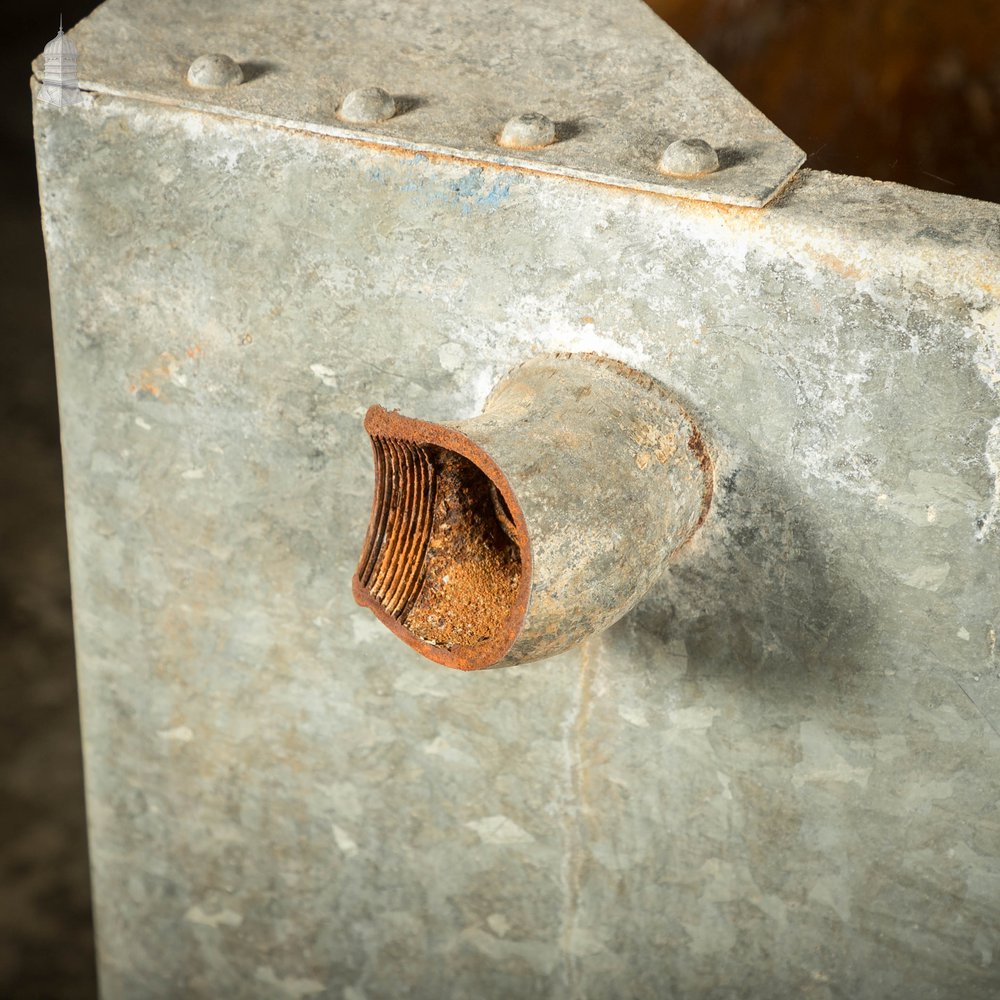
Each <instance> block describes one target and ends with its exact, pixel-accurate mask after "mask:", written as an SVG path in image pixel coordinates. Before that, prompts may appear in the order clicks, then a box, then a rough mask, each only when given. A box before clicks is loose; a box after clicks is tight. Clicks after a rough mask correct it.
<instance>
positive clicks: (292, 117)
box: [34, 0, 805, 207]
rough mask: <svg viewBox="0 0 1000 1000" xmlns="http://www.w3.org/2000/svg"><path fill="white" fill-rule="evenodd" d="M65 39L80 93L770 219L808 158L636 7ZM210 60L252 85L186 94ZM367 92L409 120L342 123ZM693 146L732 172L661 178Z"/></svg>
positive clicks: (236, 7) (131, 29)
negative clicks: (341, 109)
mask: <svg viewBox="0 0 1000 1000" xmlns="http://www.w3.org/2000/svg"><path fill="white" fill-rule="evenodd" d="M70 35H71V38H72V39H73V41H74V42H75V43H76V46H77V48H78V50H79V58H80V62H79V75H80V83H81V86H82V87H83V89H85V90H91V91H95V92H98V93H104V94H114V95H118V96H123V97H133V98H140V99H143V100H151V101H157V102H161V103H167V104H172V105H177V106H183V107H188V108H192V109H197V110H201V111H208V112H215V113H223V114H227V115H235V116H238V117H241V118H246V119H251V120H256V121H259V122H262V123H267V124H272V125H281V126H285V127H292V128H297V129H304V130H307V131H310V132H316V133H320V134H325V135H330V136H335V137H339V138H344V139H353V140H363V141H366V142H372V143H377V144H380V145H384V146H394V147H398V148H401V149H407V150H412V151H418V152H423V153H428V154H437V155H446V156H450V157H456V158H460V159H466V160H474V161H479V162H489V163H496V164H502V165H504V166H508V167H514V168H521V169H527V170H532V171H538V172H543V173H550V174H559V175H564V176H569V177H576V178H580V179H583V180H589V181H596V182H598V183H603V184H610V185H615V186H620V187H627V188H632V189H639V190H645V191H653V192H658V193H662V194H669V195H673V196H677V197H681V198H693V199H697V200H700V201H709V202H718V203H723V204H729V205H746V206H752V207H760V206H763V205H765V204H767V202H768V201H769V200H770V199H771V198H773V197H774V195H775V194H776V193H777V192H778V191H780V190H781V188H782V187H783V186H784V185H785V183H786V182H787V181H788V180H789V178H790V177H792V176H793V175H794V173H795V172H796V170H797V169H798V168H799V167H800V166H801V165H802V163H803V161H804V159H805V154H804V153H803V152H802V150H801V149H799V148H798V146H796V145H795V143H793V142H792V141H791V140H790V139H788V138H787V137H786V136H785V135H783V134H782V133H781V132H780V131H779V130H778V129H777V128H776V127H775V126H774V125H773V124H772V123H771V122H770V121H768V119H767V118H765V117H764V115H762V114H761V113H760V112H759V111H757V110H756V108H754V107H753V106H752V105H751V104H750V103H749V102H748V101H746V100H745V99H744V98H743V97H742V96H741V95H740V94H739V93H738V92H737V91H736V90H735V89H733V87H731V86H730V85H729V84H728V83H727V82H726V81H725V80H724V79H723V78H722V77H721V76H720V75H719V74H718V73H717V72H716V71H715V70H714V69H712V67H711V66H709V65H708V63H706V62H705V61H704V60H703V59H702V58H701V57H700V56H699V55H698V54H697V53H696V52H695V51H694V50H693V49H691V48H690V47H689V46H688V45H687V44H686V43H685V42H684V41H683V40H682V39H681V38H680V36H678V35H677V34H676V32H674V31H672V30H671V29H670V28H669V27H668V26H667V25H666V24H664V23H663V22H662V21H661V20H660V18H658V17H657V16H656V15H655V14H654V13H653V11H651V10H650V9H649V8H648V7H646V5H645V4H643V3H641V2H640V0H619V2H616V3H613V4H607V3H604V2H603V0H600V2H599V0H585V2H581V0H546V2H545V3H533V2H516V0H515V2H508V3H498V4H486V3H483V2H482V0H425V2H422V3H420V4H410V3H405V2H401V0H339V2H338V0H285V2H282V3H280V4H276V3H272V2H267V0H229V2H226V3H219V4H214V3H213V4H204V3H187V2H184V0H167V2H164V3H157V4H137V3H134V2H131V0H108V2H107V3H105V4H103V5H102V6H101V7H99V8H98V9H97V10H96V11H95V12H94V13H93V14H92V15H90V17H88V18H86V19H85V20H84V21H82V22H80V24H78V25H77V26H76V27H75V28H74V29H73V30H72V32H71V33H70ZM206 52H221V53H226V54H228V55H230V56H232V57H233V58H234V59H236V60H238V61H239V62H240V63H241V64H242V66H243V69H244V74H245V77H246V79H245V81H244V82H243V83H242V84H240V85H238V86H231V87H226V88H220V89H217V90H199V89H197V88H194V87H192V86H190V85H189V84H188V83H187V81H186V73H187V69H188V66H189V65H190V63H191V62H192V61H193V60H194V59H195V58H196V57H197V56H199V55H201V54H204V53H206ZM34 70H35V74H36V75H37V76H38V78H39V79H41V78H42V75H43V74H42V63H41V57H39V59H38V60H36V63H35V66H34ZM372 85H377V86H380V87H383V88H385V89H386V90H388V91H389V92H390V93H391V94H393V95H394V97H396V100H397V104H398V106H399V108H400V111H399V113H398V114H397V115H396V117H394V118H392V119H390V120H389V121H386V122H383V123H380V124H378V125H372V126H365V125H354V124H351V125H345V124H344V123H343V122H341V121H340V120H339V119H338V118H337V116H336V110H337V107H338V104H339V103H340V101H341V99H342V98H343V96H344V95H345V94H346V93H347V92H349V91H351V90H353V89H355V88H357V87H364V86H372ZM529 111H538V112H541V113H543V114H545V115H547V116H548V117H549V118H551V119H552V120H553V121H555V122H556V127H557V141H556V142H555V143H554V144H553V145H551V146H547V147H545V148H543V149H538V150H518V151H516V152H514V151H511V150H508V149H503V148H502V147H500V146H498V145H497V144H496V136H497V134H498V132H499V131H500V128H501V127H502V125H503V123H504V121H506V120H507V119H508V118H510V117H511V116H513V115H517V114H520V113H522V112H529ZM690 137H695V138H701V139H704V140H706V141H707V142H708V143H710V144H711V145H712V146H713V147H715V149H716V150H717V151H718V153H719V160H720V165H721V166H720V169H719V170H718V171H717V172H715V173H712V174H708V175H705V176H701V177H696V178H691V179H686V180H685V179H679V178H674V177H668V176H665V175H663V174H661V173H660V172H659V171H658V169H657V164H658V161H659V158H660V155H661V154H662V152H663V150H664V148H665V147H666V146H667V145H668V144H669V143H670V142H671V141H673V140H675V139H679V138H690Z"/></svg>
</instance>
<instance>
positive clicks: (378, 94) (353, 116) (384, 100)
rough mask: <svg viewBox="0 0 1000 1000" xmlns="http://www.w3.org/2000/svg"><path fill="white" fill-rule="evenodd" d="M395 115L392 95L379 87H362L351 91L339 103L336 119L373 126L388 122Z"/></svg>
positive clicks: (394, 103)
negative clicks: (376, 123)
mask: <svg viewBox="0 0 1000 1000" xmlns="http://www.w3.org/2000/svg"><path fill="white" fill-rule="evenodd" d="M395 113H396V102H395V101H394V100H393V98H392V94H389V93H387V92H386V91H384V90H383V89H382V88H381V87H362V88H361V89H360V90H352V91H351V92H350V93H349V94H348V95H347V96H346V97H345V98H344V99H343V101H341V102H340V107H339V108H338V109H337V117H338V118H339V119H340V120H341V121H345V122H358V123H359V124H369V125H370V124H374V123H375V122H385V121H388V120H389V119H390V118H392V116H393V115H394V114H395Z"/></svg>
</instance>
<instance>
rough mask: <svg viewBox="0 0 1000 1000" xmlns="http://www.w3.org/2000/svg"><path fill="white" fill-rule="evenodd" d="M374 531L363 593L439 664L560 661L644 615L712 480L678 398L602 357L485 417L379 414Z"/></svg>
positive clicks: (578, 362) (362, 568) (496, 394)
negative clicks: (447, 419) (643, 603)
mask: <svg viewBox="0 0 1000 1000" xmlns="http://www.w3.org/2000/svg"><path fill="white" fill-rule="evenodd" d="M365 428H366V429H367V430H368V433H369V435H370V436H371V439H372V447H373V452H374V458H375V494H374V501H373V504H372V516H371V520H370V522H369V525H368V531H367V534H366V537H365V543H364V547H363V550H362V555H361V559H360V561H359V564H358V569H357V571H356V573H355V576H354V580H353V586H352V589H353V591H354V595H355V598H356V599H357V601H358V603H359V604H362V605H363V606H365V607H369V608H371V609H372V611H373V612H374V613H375V614H376V616H377V617H378V618H379V620H380V621H382V623H383V624H385V625H386V626H388V627H389V628H390V629H391V630H392V631H393V632H394V633H395V634H396V635H398V636H399V637H400V638H401V639H403V640H404V641H406V642H407V643H409V644H410V645H411V646H413V648H414V649H416V650H418V651H419V652H421V653H423V655H424V656H426V657H428V658H429V659H432V660H435V661H437V662H439V663H443V664H445V665H446V666H451V667H457V668H459V669H463V670H475V669H482V668H485V667H507V666H516V665H518V664H520V663H527V662H530V661H532V660H539V659H542V658H543V657H549V656H554V655H556V654H558V653H562V652H564V651H565V650H567V649H569V648H571V647H572V646H576V645H578V644H579V643H581V642H582V641H583V640H584V639H586V638H587V637H589V636H591V635H593V634H594V633H595V632H599V631H602V630H603V629H606V628H607V627H608V626H610V625H612V624H614V622H616V621H618V620H619V619H620V618H621V617H622V616H623V615H624V614H626V613H627V612H628V611H630V610H631V609H632V608H633V607H634V606H635V604H636V602H637V601H639V600H640V599H641V598H643V597H645V596H646V594H647V593H648V592H649V590H650V588H651V587H652V586H653V584H654V583H656V582H657V581H658V580H660V578H661V577H662V576H663V574H664V572H665V571H666V569H667V565H668V562H669V560H670V559H671V557H672V556H674V555H675V554H676V553H677V551H678V549H680V547H681V546H682V545H684V544H685V543H686V542H688V541H690V539H691V537H692V535H693V534H694V532H695V531H696V530H697V528H698V527H699V526H700V525H701V524H702V523H703V522H704V520H705V518H706V517H707V515H708V511H709V507H710V504H711V499H712V492H713V489H714V480H713V475H712V462H711V458H710V456H709V453H708V449H707V448H706V446H705V443H704V441H703V440H702V437H701V435H700V434H699V432H698V429H697V428H696V427H695V426H694V425H693V424H692V422H691V419H690V418H689V417H688V415H687V414H686V413H685V412H684V410H683V409H682V408H681V407H680V406H678V405H677V403H676V402H675V401H674V400H673V399H671V397H670V395H669V393H667V392H666V390H665V389H664V388H663V386H661V385H659V384H657V383H656V382H655V381H654V380H652V379H650V378H649V377H648V376H646V375H643V373H641V372H638V371H636V370H635V369H633V368H629V367H628V366H627V365H623V364H622V363H621V362H620V361H614V360H611V359H609V358H606V357H603V356H600V355H595V354H562V355H543V356H541V357H536V358H531V359H530V360H528V361H525V362H523V363H522V364H520V365H518V366H517V368H515V369H514V371H512V372H510V373H509V374H508V375H506V376H505V377H504V378H503V379H502V380H501V382H500V384H499V385H498V386H497V387H496V388H495V389H494V390H493V392H491V393H490V396H489V399H487V401H486V407H485V409H484V410H483V412H482V414H480V415H479V416H477V417H473V418H471V419H469V420H463V421H460V422H458V423H445V424H432V423H428V422H427V421H424V420H417V419H414V418H411V417H404V416H402V415H401V414H399V413H395V412H392V413H390V412H387V411H386V410H384V409H383V408H382V407H379V406H376V407H373V408H372V409H371V410H370V411H369V412H368V414H367V416H366V418H365Z"/></svg>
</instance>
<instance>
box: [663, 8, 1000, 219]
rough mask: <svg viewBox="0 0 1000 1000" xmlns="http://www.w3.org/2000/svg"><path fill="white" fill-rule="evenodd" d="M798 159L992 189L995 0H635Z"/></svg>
mask: <svg viewBox="0 0 1000 1000" xmlns="http://www.w3.org/2000/svg"><path fill="white" fill-rule="evenodd" d="M648 2H649V4H650V6H651V7H652V8H653V9H654V10H655V11H656V12H657V13H658V14H660V15H661V16H662V17H663V18H664V20H666V21H667V23H669V24H670V25H671V26H672V27H673V28H674V29H675V30H676V31H678V32H679V33H680V34H681V35H682V36H683V37H684V38H685V39H686V40H687V41H688V42H689V43H690V44H691V45H692V46H694V48H695V49H697V50H698V51H699V52H700V53H701V54H702V55H703V56H704V57H705V58H706V59H707V60H708V61H709V62H710V63H712V65H713V66H715V68H716V69H718V70H719V71H720V72H721V73H722V74H723V76H725V77H726V78H727V79H728V80H729V81H730V82H731V83H732V84H733V85H734V86H735V87H736V88H737V89H738V90H740V91H741V92H742V93H743V94H744V95H745V96H746V97H747V98H749V100H750V101H752V102H753V103H754V104H755V105H757V107H758V108H760V110H761V111H763V112H764V113H765V114H766V115H767V116H768V117H769V118H770V119H771V120H772V121H773V122H774V123H775V124H776V125H777V126H778V127H779V128H781V129H782V130H783V131H784V132H785V133H786V134H787V135H788V136H790V137H791V138H792V139H794V140H795V141H796V142H797V143H798V144H799V145H800V146H801V147H802V148H803V149H804V150H805V151H806V153H808V154H809V160H808V163H807V165H808V166H810V167H815V168H816V169H820V170H834V171H837V172H838V173H848V174H863V175H866V176H869V177H875V178H878V179H879V180H892V181H899V182H901V183H903V184H912V185H913V186H915V187H921V188H927V189H930V190H935V191H947V192H949V193H951V194H963V195H967V196H969V197H973V198H984V199H987V200H990V201H1000V0H951V2H949V0H648Z"/></svg>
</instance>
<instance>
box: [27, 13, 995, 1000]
mask: <svg viewBox="0 0 1000 1000" xmlns="http://www.w3.org/2000/svg"><path fill="white" fill-rule="evenodd" d="M187 10H188V9H187V8H186V7H184V8H183V9H182V8H181V7H178V8H177V21H178V23H180V22H182V21H183V20H184V17H186V16H187ZM137 30H138V28H137ZM450 30H451V29H450V27H449V25H448V24H447V22H444V23H443V24H442V31H443V32H445V33H446V34H447V32H448V31H450ZM232 31H233V37H238V32H239V27H238V25H236V24H235V23H234V25H233V28H232ZM452 41H453V45H452V47H453V49H455V50H457V49H459V48H460V43H459V41H458V40H457V39H453V40H452ZM234 47H235V46H234ZM79 48H80V64H81V75H85V71H84V69H83V67H84V65H85V62H86V60H87V59H88V52H87V50H86V48H85V47H84V46H83V45H82V44H81V45H80V46H79ZM125 54H126V55H131V50H127V52H126V53H125ZM239 54H240V53H239V52H238V53H237V55H239ZM187 55H188V53H185V58H186V57H187ZM118 57H119V58H121V57H123V56H122V53H119V54H118ZM498 58H499V56H498ZM177 61H178V66H179V67H180V68H179V70H178V72H180V73H181V74H183V72H184V71H185V69H186V66H185V65H182V64H183V60H181V59H180V58H179V57H178V60H177ZM168 98H169V95H168ZM540 110H543V111H544V108H543V109H540ZM35 114H36V127H37V148H38V158H39V176H40V180H41V188H42V202H43V216H44V227H45V236H46V243H47V249H48V255H49V270H50V279H51V287H52V305H53V318H54V326H55V337H56V352H57V359H58V373H59V388H60V400H61V404H60V405H61V409H62V422H63V439H64V448H65V478H66V489H67V498H68V516H69V528H70V537H71V559H72V570H73V587H74V611H75V618H76V632H77V644H78V657H79V670H80V690H81V700H82V713H83V732H84V740H85V748H86V758H87V782H88V786H87V794H88V808H89V818H90V828H91V852H92V858H93V870H94V889H95V899H96V915H97V924H98V932H99V948H100V965H101V979H102V989H103V992H104V995H105V997H107V998H120V997H143V998H145V997H176V996H191V997H212V998H215V997H219V996H231V997H234V998H235V997H268V998H272V997H314V996H315V997H334V998H344V1000H359V998H361V997H365V998H377V997H397V996H401V995H408V996H413V997H421V998H423V997H427V998H440V997H469V996H476V997H504V998H506V997H511V996H517V997H523V998H528V997H594V998H597V997H606V996H630V997H664V996H678V997H695V996H697V997H705V998H708V997H711V998H731V997H769V998H784V997H789V998H790V997H802V996H806V997H822V998H826V997H847V996H850V997H852V998H855V997H858V998H873V1000H874V998H879V1000H881V998H885V997H903V996H905V997H908V998H959V997H961V998H966V1000H977V998H978V1000H985V998H992V997H994V996H996V994H997V990H998V987H1000V954H998V949H997V941H998V933H1000V903H998V900H1000V860H998V856H1000V800H998V795H997V786H998V778H997V773H998V772H997V763H996V762H997V755H998V752H1000V734H998V731H997V720H998V718H1000V696H998V690H1000V676H998V674H1000V663H998V658H997V628H998V624H1000V607H998V605H1000V598H998V587H997V572H998V564H1000V563H998V556H1000V540H998V539H1000V479H998V476H1000V399H998V391H1000V280H998V276H1000V209H998V208H997V207H996V206H993V205H987V204H982V203H976V202H971V201H964V200H961V199H955V198H948V197H944V196H939V195H931V194H926V193H921V192H918V191H913V190H908V189H905V188H900V187H895V186H892V185H884V184H876V183H873V182H867V181H863V180H857V179H850V178H842V177H835V176H830V175H824V174H816V173H812V172H808V171H806V172H803V173H802V174H801V175H800V176H799V177H798V179H797V180H796V181H795V183H794V184H793V185H792V186H791V188H790V189H789V190H788V191H787V192H786V193H785V194H784V195H783V196H782V197H781V198H780V200H778V201H777V202H776V203H774V204H773V205H772V206H771V207H769V208H768V209H765V210H763V211H753V210H744V209H731V208H730V209H727V208H719V207H715V206H710V205H704V204H698V203H696V202H693V201H681V200H675V199H670V198H664V197H659V196H655V195H652V194H650V193H648V192H645V191H626V190H622V189H619V188H613V187H609V186H600V185H595V184H587V183H580V182H577V181H574V180H571V179H567V178H565V177H561V176H543V175H540V174H538V173H534V172H526V171H522V170H518V169H511V168H505V167H503V166H500V165H476V164H472V163H468V162H459V161H456V160H449V159H447V158H441V157H434V158H432V157H426V156H424V155H420V154H417V153H413V152H406V151H397V150H393V149H390V148H387V147H384V146H373V145H371V144H367V143H363V142H355V141H350V140H347V139H344V138H338V137H334V136H325V135H317V134H314V133H312V132H310V131H307V130H298V129H294V128H282V127H277V126H274V125H266V124H262V123H260V122H256V121H250V120H246V119H241V118H240V117H238V116H237V115H231V116H220V115H212V114H205V113H202V112H200V111H192V110H189V109H183V108H178V107H174V106H171V104H170V101H169V99H165V100H164V101H163V102H161V103H152V102H146V101H141V100H136V99H129V98H119V97H114V96H110V95H107V94H88V95H85V98H84V101H83V102H82V103H81V104H80V105H77V106H74V107H69V108H63V109H53V108H49V107H45V106H41V105H36V111H35ZM561 350H566V351H597V352H600V353H604V354H607V355H609V356H611V357H614V358H618V359H620V360H622V361H624V362H626V363H628V364H630V365H632V366H634V367H636V368H639V369H641V370H643V371H645V372H647V373H648V374H650V375H651V376H653V377H655V378H657V379H658V380H660V381H662V382H663V383H664V384H665V385H667V386H668V387H669V388H670V389H671V391H672V392H673V393H675V394H676V395H677V396H678V398H679V399H680V400H681V402H682V403H683V405H684V406H685V408H686V409H687V410H688V411H689V412H690V413H691V414H692V416H693V418H694V419H695V420H696V421H697V423H698V425H699V428H700V429H701V430H702V432H703V433H704V435H705V437H706V439H707V440H710V441H711V442H712V443H713V447H714V448H715V449H716V453H715V458H716V486H717V489H716V495H715V498H714V500H713V505H712V513H711V515H710V517H709V518H708V520H707V521H706V523H705V524H704V525H703V527H702V529H701V530H700V531H699V532H698V533H697V535H696V536H695V538H694V539H693V540H692V542H691V544H690V545H689V546H687V547H686V548H685V549H684V550H683V553H682V555H683V558H680V559H678V561H677V562H676V564H675V565H674V566H673V567H672V568H671V571H670V573H669V574H668V575H667V576H666V577H665V578H664V579H663V580H662V582H661V583H660V584H659V585H658V586H657V587H656V588H655V590H654V592H653V594H652V595H651V597H650V598H648V599H647V600H645V601H644V602H642V603H641V604H640V605H639V606H638V607H637V608H636V609H635V610H634V611H633V612H632V613H631V614H630V615H628V616H627V617H626V618H625V619H623V620H622V621H621V622H620V623H619V624H617V625H616V626H614V627H613V628H612V629H610V630H609V631H608V632H606V633H604V634H602V635H601V636H600V637H598V638H595V639H591V640H588V641H587V643H586V644H585V645H584V646H583V647H582V648H580V649H578V650H575V651H571V652H568V653H566V654H563V655H562V656H559V657H556V658H554V659H551V660H548V661H543V662H540V663H536V664H531V665H528V666H525V667H513V668H510V669H508V670H498V671H483V672H480V673H477V674H474V675H469V674H463V673H459V672H457V671H448V670H443V669H442V668H441V667H440V666H437V665H435V664H432V663H429V662H427V661H426V660H424V659H423V658H421V657H420V656H419V655H418V654H417V653H416V652H414V651H411V650H408V649H406V648H405V647H404V646H403V645H402V644H401V643H399V642H398V641H397V640H396V639H395V638H394V637H393V636H392V635H390V634H389V633H388V632H387V631H386V630H385V629H384V628H382V627H381V626H380V625H378V624H377V623H376V622H374V620H373V619H372V617H371V615H370V613H369V612H367V611H365V610H364V609H361V608H358V607H356V606H355V604H354V602H353V600H352V596H351V592H350V578H351V574H352V572H353V569H354V565H355V559H356V557H357V548H358V541H359V539H360V538H361V537H362V536H363V533H364V528H365V524H366V521H367V515H368V507H369V501H370V496H371V487H372V466H371V459H370V455H369V446H368V442H367V439H366V435H365V434H364V432H363V430H362V426H361V421H362V417H363V414H364V412H365V408H366V407H367V405H368V403H369V402H370V401H372V400H374V399H377V400H380V401H382V402H383V403H384V404H385V405H386V406H389V407H399V408H400V409H401V410H402V411H403V412H419V413H421V414H422V415H424V416H425V417H426V418H427V419H432V420H442V419H448V420H452V419H459V418H461V417H463V416H472V415H474V414H476V413H478V412H480V410H481V408H482V404H483V402H484V400H485V398H486V395H487V392H488V391H489V388H490V387H491V386H492V385H493V384H494V383H495V381H496V380H497V378H498V377H499V376H500V375H501V374H502V373H503V372H505V371H507V370H509V369H510V368H511V367H512V366H513V365H515V364H516V363H518V362H519V361H521V360H523V359H526V358H529V357H531V356H533V355H535V354H537V353H540V352H543V351H561Z"/></svg>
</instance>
